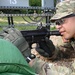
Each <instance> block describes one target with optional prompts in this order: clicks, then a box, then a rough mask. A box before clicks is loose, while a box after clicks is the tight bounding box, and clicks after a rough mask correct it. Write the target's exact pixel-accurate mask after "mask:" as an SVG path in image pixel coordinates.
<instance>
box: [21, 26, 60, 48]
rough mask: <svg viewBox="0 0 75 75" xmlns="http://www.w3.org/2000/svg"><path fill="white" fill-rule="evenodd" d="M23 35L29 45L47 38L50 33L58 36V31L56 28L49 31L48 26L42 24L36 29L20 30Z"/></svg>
mask: <svg viewBox="0 0 75 75" xmlns="http://www.w3.org/2000/svg"><path fill="white" fill-rule="evenodd" d="M21 33H22V35H23V37H24V38H25V39H26V41H27V42H28V43H29V45H30V47H31V45H32V44H33V43H39V42H41V41H44V40H45V39H46V38H48V39H49V37H50V36H51V35H56V36H59V35H60V33H59V31H57V30H54V31H50V30H49V29H48V28H46V27H44V26H42V27H41V26H40V27H37V29H36V30H25V31H21Z"/></svg>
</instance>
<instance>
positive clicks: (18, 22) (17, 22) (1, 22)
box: [0, 16, 55, 30]
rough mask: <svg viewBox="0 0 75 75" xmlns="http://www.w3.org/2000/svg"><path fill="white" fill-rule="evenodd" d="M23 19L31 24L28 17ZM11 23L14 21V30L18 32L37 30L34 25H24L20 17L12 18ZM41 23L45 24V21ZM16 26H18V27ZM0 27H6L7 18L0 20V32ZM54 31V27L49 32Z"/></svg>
mask: <svg viewBox="0 0 75 75" xmlns="http://www.w3.org/2000/svg"><path fill="white" fill-rule="evenodd" d="M39 18H40V17H39ZM39 18H38V19H39ZM25 19H26V20H28V21H29V22H31V20H30V19H29V18H28V17H25ZM13 21H14V25H15V28H17V29H19V30H33V29H36V28H37V26H36V25H35V26H34V25H28V26H27V25H25V23H26V22H25V21H24V20H23V18H22V17H20V16H17V17H13ZM42 22H43V23H45V19H43V20H42ZM18 25H20V26H18ZM21 25H23V26H21ZM24 25H25V26H24ZM1 26H3V27H4V26H8V18H7V17H1V18H0V30H2V27H1ZM54 29H55V27H51V30H54Z"/></svg>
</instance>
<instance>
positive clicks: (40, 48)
mask: <svg viewBox="0 0 75 75" xmlns="http://www.w3.org/2000/svg"><path fill="white" fill-rule="evenodd" d="M35 50H36V51H37V52H38V53H39V54H40V55H41V56H43V57H51V56H52V55H53V53H54V51H55V46H54V45H53V42H52V41H51V40H49V39H46V40H44V41H40V42H39V43H38V44H37V46H36V49H35Z"/></svg>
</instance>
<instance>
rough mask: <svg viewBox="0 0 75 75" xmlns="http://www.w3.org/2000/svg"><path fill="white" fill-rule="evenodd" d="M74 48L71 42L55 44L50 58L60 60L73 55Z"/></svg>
mask: <svg viewBox="0 0 75 75" xmlns="http://www.w3.org/2000/svg"><path fill="white" fill-rule="evenodd" d="M73 53H74V49H73V47H72V45H71V43H65V44H64V45H60V46H56V47H55V52H54V55H53V56H52V57H51V59H52V60H62V59H68V58H71V57H74V56H73V55H74V54H73Z"/></svg>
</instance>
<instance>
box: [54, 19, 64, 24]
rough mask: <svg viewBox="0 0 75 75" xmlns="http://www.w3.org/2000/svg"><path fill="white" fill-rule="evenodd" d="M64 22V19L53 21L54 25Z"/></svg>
mask: <svg viewBox="0 0 75 75" xmlns="http://www.w3.org/2000/svg"><path fill="white" fill-rule="evenodd" d="M64 22H65V20H64V19H59V20H56V21H55V24H56V25H62V24H64Z"/></svg>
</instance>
